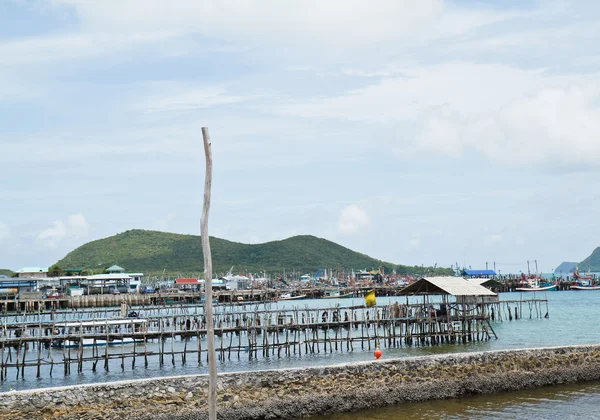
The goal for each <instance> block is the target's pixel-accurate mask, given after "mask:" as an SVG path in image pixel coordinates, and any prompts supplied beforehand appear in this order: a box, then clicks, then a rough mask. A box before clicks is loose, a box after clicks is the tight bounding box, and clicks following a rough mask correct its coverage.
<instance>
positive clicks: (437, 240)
mask: <svg viewBox="0 0 600 420" xmlns="http://www.w3.org/2000/svg"><path fill="white" fill-rule="evenodd" d="M599 21H600V6H599V5H597V4H596V3H595V2H587V1H580V2H577V1H572V2H571V1H519V2H517V1H508V2H506V1H502V2H495V3H494V2H483V1H442V0H421V1H419V2H414V1H408V0H407V1H400V0H397V1H386V0H379V1H369V2H361V1H354V0H346V1H341V0H340V1H338V0H330V1H328V2H322V1H316V0H307V1H295V0H288V1H269V0H264V1H253V0H246V1H226V0H223V1H215V2H211V1H205V2H197V1H192V0H180V1H178V2H165V1H159V0H121V1H102V2H99V1H85V0H47V1H42V0H30V1H25V0H0V22H1V24H0V57H2V59H1V60H0V150H1V153H0V183H1V185H2V196H3V203H2V205H1V209H2V210H1V211H0V246H1V249H2V251H1V252H0V267H7V268H11V269H19V268H20V267H22V266H31V265H40V266H42V265H50V264H52V263H54V262H56V261H57V260H58V259H60V258H61V257H63V256H64V255H65V254H66V253H67V252H68V251H70V250H72V249H73V248H74V247H76V246H78V245H81V244H83V243H85V242H87V241H89V240H93V239H97V238H101V237H106V236H110V235H113V234H116V233H119V232H122V231H125V230H128V229H133V228H142V229H157V230H163V231H169V232H178V233H190V234H198V233H199V230H200V228H199V224H200V213H201V200H202V188H203V172H204V157H203V149H202V144H201V142H202V139H201V132H200V128H201V127H202V126H207V127H209V129H210V132H211V137H212V140H213V154H214V184H213V207H212V211H211V217H210V227H209V228H210V233H211V235H215V236H219V237H222V238H225V239H229V240H233V241H239V242H246V243H258V242H265V241H269V240H275V239H282V238H286V237H289V236H291V235H297V234H313V235H316V236H320V237H324V238H327V239H330V240H333V241H336V242H338V243H340V244H343V245H345V246H347V247H350V248H352V249H354V250H357V251H360V252H363V253H366V254H369V255H372V256H374V257H377V258H381V259H384V260H387V261H392V262H395V263H403V264H418V265H420V264H425V265H432V264H435V263H437V264H438V265H441V266H449V265H450V264H453V263H456V262H458V263H459V264H461V265H462V264H466V265H467V266H472V267H474V268H475V267H484V266H485V263H486V262H489V263H490V264H492V263H493V262H494V261H495V262H496V265H497V267H498V268H499V269H500V270H501V271H502V272H518V271H519V270H521V269H526V266H527V260H537V261H538V264H539V268H540V269H541V270H544V271H549V270H551V269H553V268H554V267H556V266H557V265H558V264H559V263H560V262H561V261H563V260H573V261H578V260H582V259H584V258H585V257H586V256H587V255H589V254H590V253H591V251H592V250H593V249H594V248H595V247H596V246H598V245H600V239H598V238H600V228H599V227H598V223H597V221H598V220H600V214H599V213H600V207H599V205H598V204H599V203H600V201H599V195H600V192H598V191H596V189H595V188H594V186H595V184H596V183H597V182H598V180H599V176H598V170H599V169H600V107H599V105H600V104H599V99H600V75H599V73H598V65H599V64H600V53H599V50H598V48H597V45H598V44H599V43H600V29H599V28H600V22H599ZM231 264H235V261H232V262H231Z"/></svg>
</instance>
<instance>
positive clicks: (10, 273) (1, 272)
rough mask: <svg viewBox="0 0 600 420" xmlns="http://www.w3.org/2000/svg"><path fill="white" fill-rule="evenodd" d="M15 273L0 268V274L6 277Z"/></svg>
mask: <svg viewBox="0 0 600 420" xmlns="http://www.w3.org/2000/svg"><path fill="white" fill-rule="evenodd" d="M14 274H15V273H14V272H12V271H11V270H9V269H7V268H0V275H5V276H8V277H12V276H13V275H14Z"/></svg>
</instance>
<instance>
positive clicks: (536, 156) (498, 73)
mask: <svg viewBox="0 0 600 420" xmlns="http://www.w3.org/2000/svg"><path fill="white" fill-rule="evenodd" d="M386 71H387V70H386ZM402 73H403V74H404V76H402V77H398V76H395V77H389V78H385V79H382V80H381V81H379V82H377V83H374V84H371V85H369V86H367V87H364V88H361V89H356V90H353V91H350V92H348V93H347V94H344V95H340V96H336V97H329V98H321V99H313V100H311V101H309V102H296V103H295V104H291V105H288V106H284V107H279V108H278V109H277V110H276V112H283V113H284V114H286V115H294V116H300V117H306V118H318V117H327V118H334V119H348V120H354V121H362V122H368V123H372V124H379V126H380V127H382V130H385V131H386V132H388V133H389V132H392V131H397V132H398V134H397V135H393V136H389V135H388V136H389V137H392V139H391V140H390V143H391V147H392V149H393V150H394V151H395V152H396V154H398V155H401V156H409V157H412V156H414V155H415V154H416V153H418V152H426V153H434V154H440V155H444V156H450V157H455V158H457V157H460V156H462V154H463V152H464V150H465V149H467V148H468V149H471V150H472V149H474V150H477V151H479V152H480V153H482V154H483V155H485V156H486V157H489V158H490V159H492V160H497V161H501V162H514V163H518V164H521V163H530V164H531V163H538V164H546V163H549V162H553V161H555V160H557V159H558V160H563V161H565V160H566V161H567V162H568V163H570V164H571V163H575V162H582V163H584V164H588V165H594V166H596V167H597V166H599V165H600V159H599V158H600V141H597V139H598V138H600V74H597V73H592V74H587V75H581V74H579V75H556V74H550V73H548V72H545V71H544V70H543V69H536V70H523V69H519V68H516V67H511V66H507V65H500V64H474V63H467V62H455V63H446V64H439V65H432V66H426V67H423V66H421V67H418V66H417V67H409V68H407V69H406V70H405V71H403V72H402Z"/></svg>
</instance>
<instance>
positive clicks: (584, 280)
mask: <svg viewBox="0 0 600 420" xmlns="http://www.w3.org/2000/svg"><path fill="white" fill-rule="evenodd" d="M571 290H600V285H598V283H596V282H595V281H594V277H592V275H591V274H588V275H587V276H582V275H581V274H579V271H577V270H575V271H574V272H573V283H572V284H571Z"/></svg>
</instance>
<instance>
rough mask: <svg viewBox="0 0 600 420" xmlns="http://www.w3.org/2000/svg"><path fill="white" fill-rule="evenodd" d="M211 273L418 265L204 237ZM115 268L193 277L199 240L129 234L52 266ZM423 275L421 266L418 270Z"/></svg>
mask: <svg viewBox="0 0 600 420" xmlns="http://www.w3.org/2000/svg"><path fill="white" fill-rule="evenodd" d="M210 246H211V252H212V259H213V271H214V272H215V273H220V274H223V273H225V272H226V271H227V270H228V269H229V268H230V267H231V266H235V269H234V272H239V271H247V272H252V273H257V272H261V271H263V270H265V271H267V272H268V273H282V272H283V270H284V269H285V270H286V271H287V272H291V271H292V270H296V272H307V273H312V272H314V271H315V270H317V269H319V268H333V269H335V268H336V267H339V269H340V270H342V269H345V270H346V271H349V270H351V269H355V270H356V269H367V270H370V269H377V268H379V267H384V269H385V271H386V272H388V273H389V272H391V271H392V270H393V269H396V271H397V272H398V273H401V274H405V273H415V274H417V273H421V271H422V269H421V267H408V266H402V265H395V264H392V263H388V262H384V261H380V260H377V259H374V258H371V257H369V256H367V255H364V254H361V253H358V252H354V251H352V250H350V249H348V248H345V247H343V246H341V245H338V244H336V243H334V242H331V241H328V240H326V239H321V238H317V237H314V236H308V235H306V236H294V237H292V238H288V239H284V240H281V241H272V242H266V243H264V244H242V243H237V242H231V241H227V240H225V239H219V238H215V237H211V238H210ZM113 264H117V265H119V266H121V267H123V268H125V270H127V271H128V272H135V271H140V272H144V273H146V274H147V275H148V274H151V273H155V274H156V273H162V272H163V270H165V271H166V272H167V273H174V274H180V275H185V274H194V275H198V274H199V273H201V272H202V271H203V270H204V264H203V257H202V247H201V241H200V236H196V235H181V234H175V233H165V232H156V231H147V230H129V231H126V232H123V233H120V234H118V235H114V236H111V237H108V238H104V239H99V240H96V241H92V242H88V243H87V244H84V245H82V246H80V247H79V248H77V249H75V250H73V251H72V252H70V253H69V254H67V255H66V256H65V257H64V258H63V259H62V260H60V261H58V262H57V265H59V266H60V267H61V268H62V269H84V270H89V271H92V272H101V271H103V270H104V268H106V267H108V266H111V265H113ZM424 270H425V271H426V272H427V271H431V269H429V270H428V268H427V267H425V269H424ZM451 273H452V271H451V270H450V269H442V268H438V269H436V274H440V275H444V274H445V275H448V274H451Z"/></svg>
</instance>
